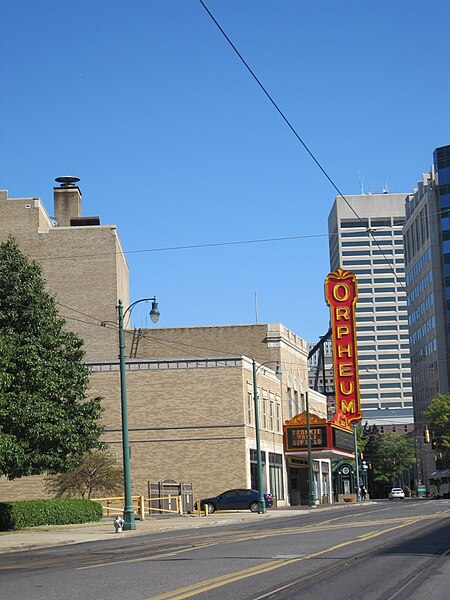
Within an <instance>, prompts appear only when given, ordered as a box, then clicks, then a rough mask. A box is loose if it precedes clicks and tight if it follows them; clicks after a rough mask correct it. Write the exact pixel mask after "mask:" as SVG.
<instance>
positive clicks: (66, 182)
mask: <svg viewBox="0 0 450 600" xmlns="http://www.w3.org/2000/svg"><path fill="white" fill-rule="evenodd" d="M55 181H56V182H57V183H60V184H61V185H60V187H62V188H67V187H76V184H77V183H78V182H79V181H80V178H79V177H72V176H71V175H64V176H63V177H57V178H56V179H55Z"/></svg>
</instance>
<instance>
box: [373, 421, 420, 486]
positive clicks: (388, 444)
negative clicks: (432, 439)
mask: <svg viewBox="0 0 450 600" xmlns="http://www.w3.org/2000/svg"><path fill="white" fill-rule="evenodd" d="M414 461H415V450H414V443H413V441H412V440H410V439H409V438H407V437H405V436H404V435H397V434H396V433H385V434H384V435H383V436H382V438H381V440H380V443H379V445H378V448H377V455H376V457H375V458H374V460H373V461H372V469H373V479H374V481H380V482H385V483H390V484H393V483H394V482H395V480H396V479H398V478H400V477H401V475H402V474H403V473H404V472H405V471H407V470H408V467H409V465H410V464H412V463H414Z"/></svg>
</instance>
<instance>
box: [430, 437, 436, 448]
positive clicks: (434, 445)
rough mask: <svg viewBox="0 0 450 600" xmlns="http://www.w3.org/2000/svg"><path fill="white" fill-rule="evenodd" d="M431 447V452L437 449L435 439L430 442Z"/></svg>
mask: <svg viewBox="0 0 450 600" xmlns="http://www.w3.org/2000/svg"><path fill="white" fill-rule="evenodd" d="M431 447H432V448H433V450H436V448H437V439H435V438H433V439H432V440H431Z"/></svg>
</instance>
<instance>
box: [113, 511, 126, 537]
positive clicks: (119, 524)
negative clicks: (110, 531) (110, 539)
mask: <svg viewBox="0 0 450 600" xmlns="http://www.w3.org/2000/svg"><path fill="white" fill-rule="evenodd" d="M124 523H125V521H124V519H123V517H121V516H120V515H119V516H117V517H116V518H115V519H114V527H115V528H116V533H122V531H123V524H124Z"/></svg>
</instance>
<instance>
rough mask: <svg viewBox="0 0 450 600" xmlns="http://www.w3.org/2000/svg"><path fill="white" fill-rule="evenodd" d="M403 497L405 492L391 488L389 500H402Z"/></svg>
mask: <svg viewBox="0 0 450 600" xmlns="http://www.w3.org/2000/svg"><path fill="white" fill-rule="evenodd" d="M404 497H405V492H404V491H403V490H402V488H392V490H391V491H390V492H389V500H394V498H402V499H403V498H404Z"/></svg>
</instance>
